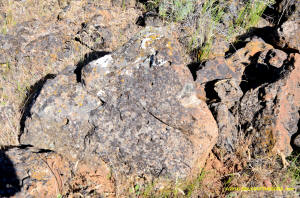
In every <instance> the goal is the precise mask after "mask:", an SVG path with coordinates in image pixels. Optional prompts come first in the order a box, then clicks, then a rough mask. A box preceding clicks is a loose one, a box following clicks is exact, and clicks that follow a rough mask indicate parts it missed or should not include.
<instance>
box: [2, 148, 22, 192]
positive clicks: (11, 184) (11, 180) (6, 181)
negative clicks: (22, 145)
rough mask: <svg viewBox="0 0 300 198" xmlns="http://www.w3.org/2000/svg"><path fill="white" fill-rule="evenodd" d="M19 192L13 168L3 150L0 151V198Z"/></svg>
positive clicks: (18, 182) (18, 184)
mask: <svg viewBox="0 0 300 198" xmlns="http://www.w3.org/2000/svg"><path fill="white" fill-rule="evenodd" d="M20 191H21V185H20V180H19V178H18V176H17V174H16V170H15V167H14V165H13V163H12V161H11V160H10V159H9V157H8V156H7V155H6V154H5V150H0V197H11V196H14V195H15V194H16V193H18V192H20Z"/></svg>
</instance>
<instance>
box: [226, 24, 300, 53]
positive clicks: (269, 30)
mask: <svg viewBox="0 0 300 198" xmlns="http://www.w3.org/2000/svg"><path fill="white" fill-rule="evenodd" d="M255 37H257V38H261V39H263V40H264V41H265V42H266V43H268V44H270V45H272V46H274V48H275V49H279V50H282V51H284V52H285V53H287V54H289V53H299V51H298V50H297V49H293V48H282V47H280V46H279V45H278V44H279V42H280V39H279V35H278V32H277V31H276V28H274V27H263V28H250V29H249V31H248V32H247V33H245V34H242V35H240V36H238V37H237V38H236V42H234V43H233V44H231V45H230V47H229V50H228V51H227V52H225V57H226V58H228V57H230V56H231V55H233V54H234V53H235V52H236V51H237V50H239V49H241V48H243V47H245V46H246V44H247V43H248V42H250V40H251V39H252V38H255Z"/></svg>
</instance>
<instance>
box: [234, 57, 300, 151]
mask: <svg viewBox="0 0 300 198" xmlns="http://www.w3.org/2000/svg"><path fill="white" fill-rule="evenodd" d="M299 68H300V64H299V54H295V55H294V56H291V57H290V62H289V63H287V65H285V68H282V69H283V72H282V75H281V77H280V78H279V79H278V80H276V81H275V82H273V83H270V84H264V85H261V86H259V87H258V88H256V89H255V90H250V91H248V92H247V93H246V94H245V96H244V97H243V99H242V101H241V108H240V115H241V116H240V118H241V119H240V122H241V124H246V123H248V130H250V131H254V132H253V133H254V134H255V137H254V141H253V149H254V150H255V153H264V152H269V151H275V152H278V151H279V152H281V153H283V154H285V155H288V154H290V152H291V151H292V149H291V145H290V141H291V136H292V135H293V134H295V133H296V132H297V130H298V129H297V124H298V121H299V113H298V111H299V107H300V105H299V101H300V99H299V97H300V96H299V93H300V90H299V79H300V76H299V74H300V72H299Z"/></svg>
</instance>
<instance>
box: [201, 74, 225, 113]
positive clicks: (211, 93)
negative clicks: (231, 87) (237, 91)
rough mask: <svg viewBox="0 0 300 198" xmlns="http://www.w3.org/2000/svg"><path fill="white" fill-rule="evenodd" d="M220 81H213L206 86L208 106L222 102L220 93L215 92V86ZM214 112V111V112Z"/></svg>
mask: <svg viewBox="0 0 300 198" xmlns="http://www.w3.org/2000/svg"><path fill="white" fill-rule="evenodd" d="M218 81H219V79H216V80H212V81H209V82H207V83H206V84H205V88H204V90H205V93H206V97H207V99H208V100H207V102H206V103H207V104H208V105H209V104H211V103H217V102H220V101H221V99H220V97H219V95H218V93H217V92H216V91H215V89H214V88H215V84H216V82H218ZM212 112H213V111H212Z"/></svg>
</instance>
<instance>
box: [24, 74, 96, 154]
mask: <svg viewBox="0 0 300 198" xmlns="http://www.w3.org/2000/svg"><path fill="white" fill-rule="evenodd" d="M67 90H69V91H67ZM33 102H34V103H35V104H34V105H33V107H32V109H31V112H30V113H31V116H30V118H29V119H27V120H26V123H25V124H26V128H25V131H24V133H23V135H22V136H21V140H20V141H21V142H22V143H23V144H31V145H35V146H36V147H39V148H43V149H49V150H56V151H58V152H60V153H65V154H66V156H68V157H69V158H72V159H73V158H79V155H80V154H81V152H83V151H84V150H83V147H82V145H83V144H84V141H85V136H86V135H87V134H88V131H90V130H92V128H93V126H92V125H90V124H89V121H88V120H89V113H90V111H92V110H94V109H96V108H97V107H99V106H101V104H102V103H101V101H100V100H99V99H98V98H97V97H95V96H93V95H89V94H88V93H87V91H86V90H85V89H84V88H83V87H82V85H81V84H77V81H76V75H75V74H74V73H73V72H70V71H67V70H66V71H65V72H62V73H61V74H59V75H58V76H57V77H56V78H55V79H52V80H48V81H47V82H46V84H45V85H44V89H42V91H41V93H40V95H39V97H38V98H37V99H36V101H33ZM29 123H30V124H29ZM39 131H40V132H39ZM58 137H60V138H58ZM41 139H43V141H41Z"/></svg>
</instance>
